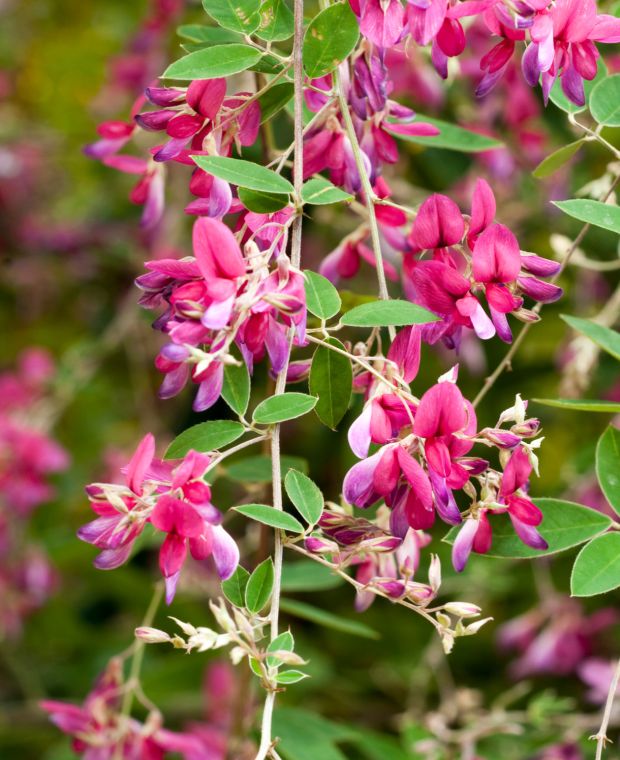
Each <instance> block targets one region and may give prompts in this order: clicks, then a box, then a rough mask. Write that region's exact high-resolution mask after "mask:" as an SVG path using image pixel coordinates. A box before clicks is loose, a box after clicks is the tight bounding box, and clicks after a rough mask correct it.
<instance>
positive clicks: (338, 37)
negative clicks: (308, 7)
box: [303, 2, 359, 79]
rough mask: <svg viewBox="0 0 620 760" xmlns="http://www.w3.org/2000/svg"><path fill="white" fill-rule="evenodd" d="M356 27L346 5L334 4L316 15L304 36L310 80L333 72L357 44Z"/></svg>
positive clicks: (344, 3) (351, 13)
mask: <svg viewBox="0 0 620 760" xmlns="http://www.w3.org/2000/svg"><path fill="white" fill-rule="evenodd" d="M358 38H359V24H358V21H357V19H356V17H355V14H354V13H353V11H352V10H351V7H350V6H349V3H348V2H342V3H337V4H335V5H331V6H329V7H328V8H325V10H322V11H321V12H320V13H319V14H318V16H315V17H314V18H313V19H312V21H311V22H310V24H309V25H308V28H307V29H306V34H305V36H304V44H303V59H304V69H305V71H306V74H307V75H308V76H309V77H310V78H311V79H316V77H322V76H324V75H325V74H329V72H330V71H333V70H334V69H335V68H336V67H337V66H338V65H339V64H340V63H341V62H342V61H344V59H345V58H346V57H347V56H348V55H349V53H350V52H351V51H352V50H353V49H354V48H355V46H356V45H357V40H358Z"/></svg>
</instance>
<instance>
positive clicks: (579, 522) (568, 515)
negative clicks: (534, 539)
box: [444, 499, 611, 559]
mask: <svg viewBox="0 0 620 760" xmlns="http://www.w3.org/2000/svg"><path fill="white" fill-rule="evenodd" d="M534 503H535V504H536V506H537V507H538V508H539V509H540V510H541V512H542V513H543V521H542V523H541V524H540V528H539V531H540V533H541V535H542V537H543V538H544V539H545V540H546V541H547V543H548V544H549V548H548V549H546V550H545V551H540V550H539V549H532V548H530V547H529V546H526V545H525V544H524V543H522V542H521V541H520V540H519V539H518V538H517V536H516V534H515V532H514V529H513V527H512V524H511V522H510V519H509V518H508V517H507V516H506V515H497V516H495V517H494V516H493V515H491V518H490V519H491V523H492V526H493V545H492V546H491V550H490V551H489V552H488V554H485V555H484V556H486V557H500V558H504V559H507V558H511V559H532V558H534V557H544V556H547V555H549V554H556V553H557V552H561V551H564V550H565V549H570V548H571V547H573V546H579V544H583V543H585V542H586V541H589V540H590V539H591V538H594V536H598V535H599V534H600V533H603V532H604V531H605V530H607V528H609V526H610V525H611V520H610V519H609V517H607V515H604V514H602V513H601V512H597V511H596V510H594V509H590V508H589V507H582V506H581V505H580V504H574V503H573V502H571V501H562V500H560V499H534ZM457 532H458V528H452V530H450V531H449V532H448V534H447V536H446V537H445V539H444V540H445V541H447V542H448V543H450V544H451V543H453V542H454V538H455V536H456V534H457Z"/></svg>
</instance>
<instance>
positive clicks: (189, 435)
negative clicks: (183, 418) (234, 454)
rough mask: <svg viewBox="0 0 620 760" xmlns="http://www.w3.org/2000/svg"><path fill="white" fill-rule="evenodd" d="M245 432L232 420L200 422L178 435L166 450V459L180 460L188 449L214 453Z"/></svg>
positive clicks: (240, 425) (238, 423)
mask: <svg viewBox="0 0 620 760" xmlns="http://www.w3.org/2000/svg"><path fill="white" fill-rule="evenodd" d="M244 432H245V428H244V427H243V425H242V424H241V423H240V422H234V421H233V420H213V421H212V422H200V423H199V424H198V425H192V427H190V428H188V429H187V430H184V431H183V432H182V433H181V434H180V435H178V436H177V437H176V438H175V439H174V441H172V443H171V444H170V446H168V449H167V450H166V454H165V458H166V459H180V458H181V457H184V456H185V455H186V454H187V452H188V451H189V450H190V449H194V451H214V450H215V449H219V448H221V447H222V446H226V445H227V444H229V443H232V442H233V441H236V440H237V438H240V437H241V436H242V435H243V433H244Z"/></svg>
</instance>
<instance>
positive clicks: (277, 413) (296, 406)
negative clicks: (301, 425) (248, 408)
mask: <svg viewBox="0 0 620 760" xmlns="http://www.w3.org/2000/svg"><path fill="white" fill-rule="evenodd" d="M316 402H317V399H316V397H315V396H309V395H308V394H307V393H294V392H290V393H281V394H279V395H278V396H270V397H269V398H266V399H265V400H264V401H261V402H260V404H259V405H258V406H257V407H256V409H255V410H254V414H253V415H252V419H253V420H254V422H258V423H259V424H260V425H274V424H276V423H278V422H285V421H286V420H294V419H295V418H296V417H301V416H302V415H304V414H307V413H308V412H309V411H311V410H312V409H314V407H315V406H316Z"/></svg>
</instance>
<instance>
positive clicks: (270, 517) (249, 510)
mask: <svg viewBox="0 0 620 760" xmlns="http://www.w3.org/2000/svg"><path fill="white" fill-rule="evenodd" d="M233 509H234V511H235V512H239V513H240V514H242V515H245V516H246V517H249V518H250V519H252V520H256V522H259V523H262V524H263V525H269V526H270V527H271V528H278V529H280V530H288V531H291V533H303V530H304V527H303V525H302V524H301V523H300V522H299V520H298V519H297V518H296V517H293V515H289V514H288V512H282V511H281V510H279V509H274V508H273V507H269V506H267V504H242V505H240V506H239V507H233Z"/></svg>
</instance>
